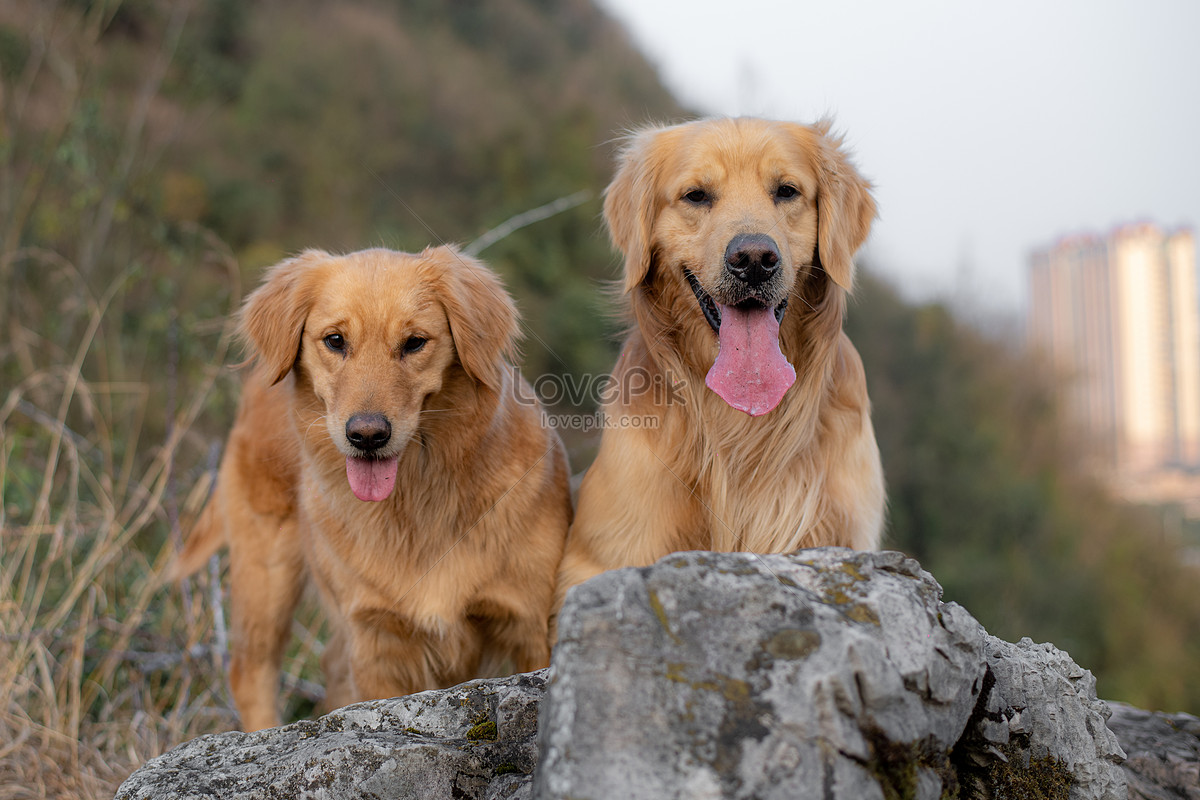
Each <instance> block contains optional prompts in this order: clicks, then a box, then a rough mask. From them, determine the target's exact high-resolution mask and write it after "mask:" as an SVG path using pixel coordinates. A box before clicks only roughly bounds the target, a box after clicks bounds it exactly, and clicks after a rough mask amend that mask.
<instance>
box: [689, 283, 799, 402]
mask: <svg viewBox="0 0 1200 800" xmlns="http://www.w3.org/2000/svg"><path fill="white" fill-rule="evenodd" d="M684 275H685V276H686V278H687V282H688V284H689V285H690V286H691V287H692V292H693V293H694V294H695V295H696V300H697V302H699V304H700V310H701V311H702V312H703V313H704V318H705V319H706V320H707V321H708V324H709V325H710V326H711V327H712V329H713V330H714V331H715V332H716V334H717V340H718V348H719V349H718V351H717V359H716V361H714V362H713V365H712V369H710V370H709V371H708V375H707V376H706V377H705V379H704V385H705V386H707V387H708V388H709V389H712V390H713V391H714V392H716V393H717V395H719V396H720V397H721V399H723V400H724V401H725V402H726V403H728V404H729V405H730V406H732V407H733V408H736V409H737V410H739V411H744V412H746V413H747V414H749V415H750V416H752V417H757V416H761V415H763V414H766V413H767V412H768V411H770V410H772V409H773V408H775V406H777V405H779V402H780V401H781V400H782V399H783V395H784V393H786V392H787V390H788V389H790V388H791V386H792V384H793V383H795V382H796V370H795V368H794V367H792V365H791V363H789V362H788V360H787V358H786V357H785V356H784V355H783V351H782V350H780V349H779V325H780V323H781V322H782V321H783V314H784V312H785V311H786V310H787V299H786V298H784V300H783V302H782V303H779V304H778V305H776V306H774V307H769V306H766V305H764V304H763V303H760V302H758V301H757V300H745V301H743V302H740V303H738V304H737V305H732V306H729V305H724V304H722V303H718V302H716V301H715V300H713V298H712V297H711V296H710V295H709V294H708V292H706V291H705V290H704V287H703V286H701V285H700V281H699V280H698V279H697V278H696V276H695V275H693V274H692V273H691V272H690V271H688V270H684Z"/></svg>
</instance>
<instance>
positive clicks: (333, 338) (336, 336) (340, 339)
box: [321, 333, 346, 353]
mask: <svg viewBox="0 0 1200 800" xmlns="http://www.w3.org/2000/svg"><path fill="white" fill-rule="evenodd" d="M321 341H323V342H325V346H326V347H328V348H329V349H330V350H332V351H333V352H335V353H344V352H346V339H345V337H344V336H342V335H341V334H340V333H331V334H329V335H328V336H326V337H325V338H324V339H322V340H321Z"/></svg>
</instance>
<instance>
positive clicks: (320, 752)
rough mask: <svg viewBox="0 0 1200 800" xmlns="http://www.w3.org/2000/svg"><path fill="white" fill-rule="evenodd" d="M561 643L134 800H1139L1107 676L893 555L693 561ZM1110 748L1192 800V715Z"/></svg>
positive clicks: (570, 623) (662, 566) (649, 572)
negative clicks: (527, 665)
mask: <svg viewBox="0 0 1200 800" xmlns="http://www.w3.org/2000/svg"><path fill="white" fill-rule="evenodd" d="M559 631H560V636H559V643H558V645H557V647H556V648H555V652H554V658H553V664H552V666H551V669H550V670H549V671H541V672H537V673H530V674H527V675H517V676H513V677H510V678H504V679H496V680H482V681H473V682H471V683H467V684H463V685H461V686H457V687H454V688H452V689H448V690H445V691H437V692H425V693H422V694H416V695H412V696H410V697H404V698H398V699H393V700H379V701H371V702H367V703H359V704H356V705H353V706H348V707H346V708H344V709H341V710H339V711H337V712H334V713H332V714H329V715H326V716H325V717H322V718H321V719H319V720H317V721H306V722H299V723H295V724H292V725H288V726H284V727H281V728H275V729H272V730H268V731H259V732H257V733H250V734H247V733H227V734H218V735H214V736H206V737H201V738H199V739H196V740H194V741H192V742H188V743H185V744H183V745H181V746H180V747H178V748H176V749H175V750H173V751H171V752H170V753H167V754H165V755H163V756H161V757H160V758H157V759H155V760H153V761H151V762H149V763H148V764H146V765H145V766H144V767H142V768H141V769H140V770H138V771H137V772H135V773H134V774H133V775H132V776H130V778H129V779H128V780H127V781H126V782H125V783H124V784H123V785H122V786H121V788H120V790H119V792H118V794H117V798H118V800H150V798H168V797H169V798H185V799H189V798H197V799H198V798H215V797H221V798H234V799H235V800H236V798H251V797H254V798H263V797H265V798H274V797H279V798H284V797H287V798H328V799H329V800H339V799H341V798H347V799H348V798H375V797H387V798H475V799H476V800H499V799H500V798H517V799H519V800H533V799H534V798H536V800H560V799H562V800H566V798H576V800H583V799H584V798H622V800H624V799H625V798H631V799H636V798H651V797H653V798H673V797H678V798H684V797H686V798H718V797H719V798H763V799H764V800H766V799H767V798H776V797H778V798H796V797H820V798H854V800H860V799H863V798H881V799H883V800H892V799H893V798H914V799H915V800H919V799H920V798H930V799H931V800H932V799H933V798H942V797H947V798H955V797H956V798H962V799H963V800H966V798H980V799H981V800H982V798H1054V799H1055V800H1058V799H1059V798H1062V799H1063V800H1067V799H1068V798H1069V799H1070V800H1081V799H1082V798H1105V799H1106V800H1107V799H1109V798H1113V799H1115V798H1124V797H1126V796H1127V791H1126V770H1123V769H1122V767H1121V766H1120V762H1121V760H1122V757H1123V753H1122V751H1121V746H1120V745H1119V744H1118V738H1119V737H1114V735H1113V732H1112V731H1110V730H1109V727H1107V726H1106V724H1105V723H1106V720H1107V718H1108V715H1109V710H1108V706H1107V705H1106V704H1104V703H1103V702H1101V701H1098V700H1097V699H1096V695H1095V681H1094V679H1093V678H1092V676H1091V674H1090V673H1089V672H1088V671H1087V670H1084V669H1081V668H1080V667H1079V666H1078V665H1076V664H1075V663H1074V662H1073V661H1072V660H1071V659H1070V658H1069V657H1068V656H1067V655H1066V654H1065V653H1063V652H1062V651H1060V650H1058V649H1056V648H1054V647H1053V646H1052V645H1045V644H1034V643H1033V642H1031V641H1029V640H1028V639H1023V640H1021V641H1020V642H1018V643H1016V644H1011V643H1008V642H1004V641H1002V640H1000V639H997V638H995V637H993V636H990V635H988V634H987V632H986V631H985V630H984V629H983V628H982V627H981V626H980V625H979V623H978V622H976V621H975V619H974V618H972V617H971V616H970V614H968V613H967V612H966V611H965V610H964V609H963V608H961V607H960V606H958V605H956V604H954V603H944V602H942V600H941V589H940V587H939V586H938V584H937V582H936V581H934V580H933V578H932V577H931V576H930V575H929V574H928V573H926V572H924V571H923V570H922V569H921V568H920V567H919V565H918V564H917V563H916V562H915V561H913V560H911V559H908V558H906V557H904V556H903V555H901V554H899V553H858V552H853V551H849V550H842V549H836V548H822V549H814V550H807V551H801V552H799V553H796V554H793V555H787V556H756V555H749V554H734V553H724V554H717V553H678V554H674V555H671V556H668V557H667V558H664V559H663V560H662V561H660V562H659V563H657V564H655V565H653V566H651V567H646V568H631V569H624V570H617V571H614V572H610V573H606V574H604V575H601V576H598V577H597V578H595V579H593V580H591V581H588V582H587V583H585V584H583V585H581V586H579V587H576V588H575V589H573V590H572V591H571V593H570V594H569V596H568V599H567V603H566V605H565V606H564V608H563V612H562V614H561V616H560V621H559ZM1138 715H1143V716H1142V717H1138ZM1135 717H1137V718H1136V719H1135ZM1127 722H1128V724H1127ZM1147 726H1149V727H1147ZM1189 726H1191V727H1189ZM1113 728H1114V730H1115V731H1116V732H1117V733H1118V734H1120V735H1121V736H1122V737H1125V736H1127V737H1128V738H1122V741H1123V742H1125V744H1126V747H1127V748H1129V750H1130V765H1134V764H1135V763H1136V764H1143V761H1144V764H1143V766H1144V767H1145V769H1144V770H1143V772H1139V773H1135V772H1129V776H1130V777H1129V779H1130V781H1131V783H1132V785H1133V786H1134V788H1135V790H1134V791H1133V792H1130V793H1129V794H1128V796H1131V797H1134V798H1154V800H1159V799H1160V798H1189V799H1191V800H1196V798H1197V794H1196V793H1195V791H1196V790H1195V786H1196V783H1195V781H1196V775H1197V772H1196V770H1197V764H1198V763H1200V756H1198V753H1200V750H1198V749H1197V733H1200V726H1198V725H1196V720H1195V718H1191V717H1186V715H1178V716H1176V717H1167V716H1165V715H1150V714H1147V713H1146V712H1139V711H1137V710H1136V709H1128V710H1127V709H1126V708H1125V707H1121V706H1118V707H1117V714H1116V715H1115V716H1114V717H1113ZM1151 729H1153V730H1151ZM1123 730H1124V731H1125V733H1122V731H1123ZM1187 731H1190V733H1187ZM1155 737H1157V738H1155ZM1172 737H1174V738H1172ZM1181 737H1184V738H1181ZM1168 739H1169V740H1170V744H1169V745H1168V744H1164V742H1167V741H1168ZM1139 759H1140V760H1139ZM1189 769H1190V772H1189V771H1188V770H1189ZM1155 770H1157V771H1155ZM1162 776H1174V777H1168V778H1162ZM1189 776H1190V777H1189ZM1160 778H1162V779H1164V780H1172V781H1176V782H1177V784H1170V785H1167V786H1165V787H1164V788H1162V789H1161V791H1162V792H1163V793H1158V794H1155V793H1152V792H1153V791H1158V789H1159V784H1155V783H1154V781H1156V780H1159V779H1160ZM1189 781H1190V782H1189ZM1141 782H1145V786H1146V787H1149V788H1142V785H1143V784H1142V783H1141ZM1189 791H1190V792H1191V793H1190V794H1189V793H1186V792H1189ZM1139 792H1140V793H1139Z"/></svg>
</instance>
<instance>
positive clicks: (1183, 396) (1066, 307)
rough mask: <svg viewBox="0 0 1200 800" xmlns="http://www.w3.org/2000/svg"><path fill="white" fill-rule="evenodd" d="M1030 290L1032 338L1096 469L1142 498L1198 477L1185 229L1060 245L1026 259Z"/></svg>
mask: <svg viewBox="0 0 1200 800" xmlns="http://www.w3.org/2000/svg"><path fill="white" fill-rule="evenodd" d="M1029 288H1030V313H1029V334H1030V339H1031V342H1032V344H1033V346H1034V348H1035V349H1038V350H1040V351H1041V352H1042V353H1043V354H1044V355H1045V356H1047V357H1048V358H1049V359H1050V360H1051V362H1052V363H1053V364H1054V366H1055V367H1056V368H1057V370H1058V371H1059V373H1060V374H1061V375H1062V377H1063V378H1064V380H1065V387H1064V391H1065V392H1066V393H1067V394H1066V398H1065V399H1066V405H1067V407H1068V408H1069V409H1070V410H1071V411H1072V412H1073V413H1074V415H1075V418H1076V420H1077V421H1078V422H1079V424H1080V425H1081V426H1082V428H1083V430H1084V431H1085V432H1086V433H1087V434H1088V435H1089V436H1090V438H1091V440H1092V442H1093V444H1094V445H1095V448H1096V449H1095V452H1096V454H1097V456H1098V463H1097V464H1096V465H1095V466H1096V467H1097V468H1098V470H1099V471H1100V472H1102V473H1103V474H1105V475H1106V476H1108V477H1109V478H1110V479H1113V480H1114V483H1115V485H1117V486H1118V487H1122V488H1126V489H1128V490H1129V491H1128V492H1127V493H1133V494H1141V495H1143V496H1145V495H1153V494H1162V493H1163V492H1162V491H1159V490H1157V489H1152V488H1150V487H1153V486H1157V487H1160V488H1161V487H1164V486H1167V485H1182V484H1181V483H1180V481H1179V480H1178V479H1179V478H1180V477H1182V476H1186V475H1190V474H1196V475H1200V299H1198V297H1197V285H1196V243H1195V237H1194V235H1193V234H1192V232H1191V230H1188V229H1181V230H1177V231H1173V232H1168V231H1164V230H1163V229H1161V228H1159V227H1158V226H1156V225H1152V224H1138V225H1127V226H1123V227H1121V228H1118V229H1116V230H1114V231H1113V232H1112V233H1110V234H1109V235H1107V236H1094V235H1084V236H1072V237H1068V238H1064V239H1061V240H1059V241H1058V242H1056V243H1055V244H1053V245H1052V246H1050V247H1048V248H1046V249H1044V250H1038V251H1036V252H1035V253H1033V255H1032V258H1031V264H1030V280H1029ZM1183 483H1186V484H1187V485H1189V486H1191V487H1193V489H1194V487H1195V485H1196V484H1195V483H1194V482H1193V481H1184V482H1183ZM1193 489H1188V490H1187V491H1192V490H1193ZM1167 494H1170V491H1167ZM1146 499H1187V498H1169V497H1159V498H1148V497H1147V498H1146Z"/></svg>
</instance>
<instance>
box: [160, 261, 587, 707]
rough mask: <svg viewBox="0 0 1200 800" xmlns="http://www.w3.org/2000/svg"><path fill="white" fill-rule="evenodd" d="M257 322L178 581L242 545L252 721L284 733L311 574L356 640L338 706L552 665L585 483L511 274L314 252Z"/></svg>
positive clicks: (238, 672)
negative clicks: (296, 622) (294, 648)
mask: <svg viewBox="0 0 1200 800" xmlns="http://www.w3.org/2000/svg"><path fill="white" fill-rule="evenodd" d="M240 330H241V332H242V334H243V335H244V337H245V339H247V340H248V342H249V345H250V349H251V352H252V354H253V356H255V358H256V360H257V366H256V368H255V370H254V371H253V373H252V374H251V376H250V377H249V378H248V380H247V382H246V386H245V390H244V394H243V398H242V403H241V407H240V410H239V413H238V417H237V421H236V423H235V425H234V428H233V431H232V432H231V434H230V436H229V443H228V447H227V450H226V453H225V456H224V458H223V460H222V463H221V468H220V471H219V473H218V478H217V489H216V492H215V493H214V496H213V497H212V498H211V499H210V501H209V503H208V505H207V506H206V508H205V510H204V511H203V512H202V514H201V516H200V518H199V520H198V522H197V524H196V526H195V528H194V529H193V530H192V532H191V534H190V536H189V538H188V541H187V543H186V546H185V548H184V551H183V552H182V553H181V555H180V557H179V560H178V562H177V565H176V568H175V569H174V574H175V576H177V577H178V576H182V575H186V574H188V573H190V572H192V571H194V570H195V569H197V568H198V567H199V566H200V565H201V564H202V563H204V561H205V560H206V559H207V558H208V557H209V556H210V555H211V554H212V553H213V552H215V551H216V550H217V549H218V548H219V547H220V545H221V544H222V542H228V544H229V547H230V570H229V573H230V581H231V598H232V629H233V639H232V647H231V650H232V663H231V672H230V682H231V685H232V690H233V695H234V700H235V702H236V704H237V708H238V711H239V714H240V716H241V721H242V725H243V727H244V728H245V729H247V730H255V729H258V728H263V727H269V726H272V725H276V724H278V722H279V716H278V712H277V710H276V695H277V693H278V682H279V670H280V662H281V658H282V655H283V650H284V647H285V645H286V643H287V641H288V638H289V633H290V630H291V622H292V615H293V612H294V609H295V605H296V602H297V600H298V598H299V595H300V592H301V589H302V588H303V586H304V584H305V579H306V574H307V575H310V576H311V577H312V578H313V579H314V582H315V584H316V585H317V587H318V589H319V590H320V593H321V596H322V599H323V601H324V605H325V608H326V611H327V615H328V617H329V618H330V621H331V623H332V628H333V630H334V634H333V637H332V641H331V642H330V643H329V644H328V646H327V649H326V652H325V656H324V657H323V663H324V666H325V672H326V681H327V684H328V689H327V703H328V704H329V705H331V706H332V707H336V706H340V705H344V704H345V703H348V702H353V701H356V700H360V699H368V698H378V697H391V696H396V695H402V694H408V693H410V692H415V691H420V690H425V689H432V688H437V687H446V686H450V685H453V684H456V683H459V682H461V681H464V680H467V679H470V678H472V677H476V676H477V675H480V674H485V673H494V671H496V670H497V669H499V668H501V667H504V666H507V667H509V668H512V667H515V668H516V669H517V670H520V671H528V670H532V669H537V668H540V667H542V666H545V665H546V664H547V663H548V662H549V644H548V638H547V637H548V632H547V626H548V618H549V616H550V612H551V604H552V602H553V599H554V587H555V578H556V575H557V570H558V565H559V561H560V559H561V557H562V550H563V542H564V539H565V537H566V531H567V527H568V526H569V524H570V519H571V501H570V494H569V487H568V470H567V462H566V455H565V452H564V449H563V446H562V443H561V441H560V440H559V438H558V435H557V433H556V432H555V431H554V430H553V429H552V428H550V427H548V426H547V425H546V424H545V422H544V414H543V412H542V409H541V407H540V406H539V405H538V403H537V402H536V400H535V399H534V395H533V392H532V390H531V389H530V388H529V386H528V385H527V384H526V383H525V382H524V380H523V379H522V378H521V377H520V375H519V373H517V371H516V370H515V369H513V368H512V367H511V366H510V364H509V363H508V361H507V360H506V355H510V354H511V351H512V349H513V346H514V338H515V336H516V333H517V313H516V309H515V307H514V306H513V303H512V300H511V299H510V298H509V296H508V294H507V293H506V292H505V290H504V288H503V286H502V285H501V284H500V281H499V280H498V279H497V277H496V276H495V275H494V274H493V273H492V272H491V271H489V270H488V269H486V268H485V267H484V266H483V265H482V264H480V263H479V262H477V261H475V260H473V259H471V258H468V257H467V256H465V255H463V254H462V253H460V252H458V251H456V250H454V249H452V248H447V247H440V248H434V249H427V250H425V251H424V252H422V253H420V254H416V255H412V254H405V253H397V252H393V251H389V250H382V249H377V250H366V251H362V252H359V253H354V254H351V255H346V256H333V255H330V254H328V253H324V252H320V251H315V250H310V251H307V252H305V253H303V254H302V255H300V256H298V257H296V258H293V259H290V260H288V261H284V262H283V263H281V264H279V265H277V266H275V267H274V268H272V269H271V271H270V272H269V274H268V275H267V278H266V280H265V282H264V284H263V285H262V286H261V287H260V288H259V289H258V290H257V291H255V292H254V293H253V294H252V295H251V296H250V297H249V298H248V299H247V301H246V304H245V307H244V308H243V311H242V316H241V320H240Z"/></svg>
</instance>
